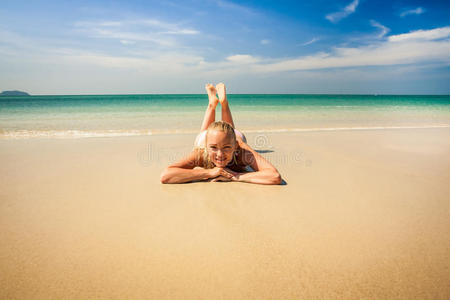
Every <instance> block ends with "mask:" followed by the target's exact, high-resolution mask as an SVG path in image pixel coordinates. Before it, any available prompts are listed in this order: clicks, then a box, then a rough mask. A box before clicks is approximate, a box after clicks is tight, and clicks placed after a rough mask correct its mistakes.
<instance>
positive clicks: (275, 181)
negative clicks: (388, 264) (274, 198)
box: [272, 172, 282, 185]
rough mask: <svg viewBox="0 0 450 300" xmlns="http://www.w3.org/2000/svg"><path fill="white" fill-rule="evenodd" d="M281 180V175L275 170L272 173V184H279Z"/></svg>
mask: <svg viewBox="0 0 450 300" xmlns="http://www.w3.org/2000/svg"><path fill="white" fill-rule="evenodd" d="M281 182H282V180H281V175H280V173H278V172H275V173H274V174H273V183H272V184H278V185H279V184H281Z"/></svg>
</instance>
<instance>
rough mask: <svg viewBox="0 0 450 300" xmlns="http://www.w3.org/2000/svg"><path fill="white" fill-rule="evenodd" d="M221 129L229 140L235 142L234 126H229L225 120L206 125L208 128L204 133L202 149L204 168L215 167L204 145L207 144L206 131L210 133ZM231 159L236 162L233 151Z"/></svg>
mask: <svg viewBox="0 0 450 300" xmlns="http://www.w3.org/2000/svg"><path fill="white" fill-rule="evenodd" d="M213 130H215V131H222V132H225V134H226V136H227V137H229V138H230V139H231V141H232V142H233V143H234V144H236V143H237V141H236V133H235V132H234V128H233V126H231V125H230V124H229V123H227V122H225V121H217V122H213V123H211V124H210V125H209V126H208V129H207V130H206V135H205V148H203V149H202V152H203V153H202V155H203V168H206V169H212V168H214V167H215V165H214V163H213V162H212V161H211V160H210V158H209V155H208V151H207V150H206V147H207V145H208V141H207V140H208V133H210V132H211V131H213ZM233 161H234V163H235V164H236V156H235V153H233Z"/></svg>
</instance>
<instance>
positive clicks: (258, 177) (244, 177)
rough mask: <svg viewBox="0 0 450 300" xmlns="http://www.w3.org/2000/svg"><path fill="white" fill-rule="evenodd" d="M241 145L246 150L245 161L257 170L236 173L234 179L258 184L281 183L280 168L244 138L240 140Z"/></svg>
mask: <svg viewBox="0 0 450 300" xmlns="http://www.w3.org/2000/svg"><path fill="white" fill-rule="evenodd" d="M239 146H240V148H241V149H242V150H243V151H244V154H243V160H244V163H245V164H246V165H249V166H250V167H252V169H253V170H255V172H248V173H235V174H234V179H233V180H234V181H241V182H249V183H258V184H281V175H280V173H278V170H277V169H276V168H275V167H274V166H273V165H272V164H271V163H270V162H269V161H268V160H266V159H265V158H264V157H262V156H261V155H260V154H259V153H258V152H256V151H255V150H253V149H252V148H251V147H250V146H249V145H247V144H246V143H244V142H243V141H242V140H239Z"/></svg>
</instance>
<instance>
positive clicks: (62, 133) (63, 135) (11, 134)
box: [0, 124, 450, 139]
mask: <svg viewBox="0 0 450 300" xmlns="http://www.w3.org/2000/svg"><path fill="white" fill-rule="evenodd" d="M427 128H450V124H429V125H416V126H353V127H314V128H262V129H248V130H246V129H245V128H244V129H241V131H243V132H244V133H277V132H280V133H282V132H316V131H344V130H384V129H427ZM198 133H199V131H196V130H149V129H130V130H12V131H3V130H0V139H32V138H52V139H53V138H57V139H73V138H92V137H121V136H149V135H162V134H198Z"/></svg>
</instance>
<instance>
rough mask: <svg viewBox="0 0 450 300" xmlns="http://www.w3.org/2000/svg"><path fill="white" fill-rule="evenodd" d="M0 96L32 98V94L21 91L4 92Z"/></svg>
mask: <svg viewBox="0 0 450 300" xmlns="http://www.w3.org/2000/svg"><path fill="white" fill-rule="evenodd" d="M0 96H30V94H28V93H26V92H21V91H3V92H1V93H0Z"/></svg>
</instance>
